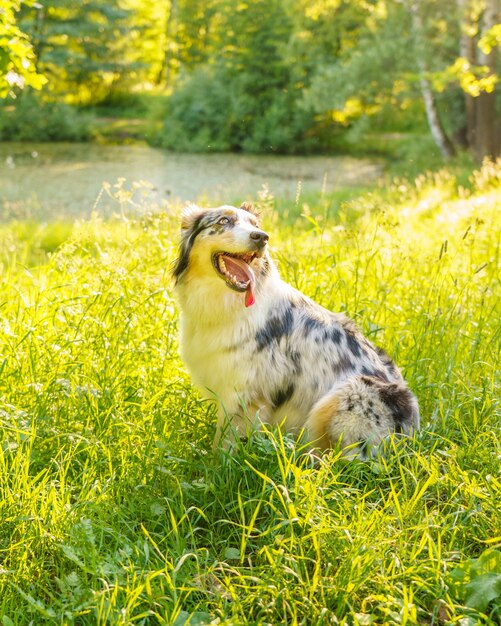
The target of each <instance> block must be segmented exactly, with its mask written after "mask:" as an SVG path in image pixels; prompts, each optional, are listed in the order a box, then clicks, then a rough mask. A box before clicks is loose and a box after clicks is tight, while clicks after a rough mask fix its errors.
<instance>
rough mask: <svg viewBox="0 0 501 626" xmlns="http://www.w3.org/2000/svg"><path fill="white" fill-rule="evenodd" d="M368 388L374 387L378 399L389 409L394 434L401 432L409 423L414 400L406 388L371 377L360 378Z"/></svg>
mask: <svg viewBox="0 0 501 626" xmlns="http://www.w3.org/2000/svg"><path fill="white" fill-rule="evenodd" d="M361 378H362V380H363V382H364V383H365V384H366V385H368V386H369V387H375V388H376V389H377V391H378V393H379V397H380V398H381V400H382V401H383V402H384V403H385V404H386V406H387V407H388V408H389V409H390V412H391V416H392V418H393V421H394V423H395V430H396V432H402V429H403V425H404V424H405V423H407V422H410V421H411V418H412V415H413V410H414V398H413V395H412V393H411V392H410V391H409V389H408V388H407V387H405V386H404V385H403V384H400V383H386V382H383V381H382V380H381V379H378V378H377V377H373V376H361Z"/></svg>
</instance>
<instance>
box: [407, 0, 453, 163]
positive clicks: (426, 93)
mask: <svg viewBox="0 0 501 626" xmlns="http://www.w3.org/2000/svg"><path fill="white" fill-rule="evenodd" d="M409 10H410V13H411V18H412V30H413V35H414V45H415V50H416V63H417V66H418V69H419V73H420V74H421V79H420V81H419V84H420V87H421V95H422V97H423V101H424V106H425V111H426V119H427V120H428V126H429V127H430V132H431V135H432V137H433V139H434V141H435V143H436V144H437V146H438V148H439V150H440V152H441V153H442V156H443V157H444V159H450V158H451V157H453V156H454V154H455V152H456V151H455V149H454V146H453V144H452V142H451V140H450V139H449V137H448V136H447V134H446V132H445V129H444V127H443V125H442V122H441V120H440V116H439V114H438V109H437V103H436V100H435V94H434V93H433V89H432V87H431V83H430V81H429V80H428V78H427V74H428V73H429V70H428V64H427V62H426V57H425V53H424V50H423V22H422V19H421V15H420V13H419V2H418V0H412V1H411V2H410V4H409Z"/></svg>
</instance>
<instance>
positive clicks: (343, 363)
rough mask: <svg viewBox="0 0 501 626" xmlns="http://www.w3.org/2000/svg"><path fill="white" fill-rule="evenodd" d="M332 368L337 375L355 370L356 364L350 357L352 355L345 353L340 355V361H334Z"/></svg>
mask: <svg viewBox="0 0 501 626" xmlns="http://www.w3.org/2000/svg"><path fill="white" fill-rule="evenodd" d="M332 369H333V371H334V372H335V374H336V375H339V373H340V372H351V371H353V370H354V369H355V364H354V363H353V361H352V360H351V359H350V355H349V354H346V353H344V354H340V355H339V361H338V362H336V363H334V365H333V367H332Z"/></svg>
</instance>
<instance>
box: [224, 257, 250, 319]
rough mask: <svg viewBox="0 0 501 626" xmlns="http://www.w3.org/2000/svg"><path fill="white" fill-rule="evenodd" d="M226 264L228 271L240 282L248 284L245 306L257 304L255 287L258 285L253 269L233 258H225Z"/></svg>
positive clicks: (240, 260)
mask: <svg viewBox="0 0 501 626" xmlns="http://www.w3.org/2000/svg"><path fill="white" fill-rule="evenodd" d="M224 264H225V265H226V269H227V271H228V272H230V273H231V274H233V276H235V277H236V279H237V280H238V282H240V283H248V284H247V289H246V290H245V306H246V307H249V306H252V305H253V304H254V302H255V300H254V285H255V283H256V278H255V276H254V272H253V271H252V268H251V267H250V265H249V264H248V263H246V262H245V261H243V260H242V259H237V258H235V257H233V256H225V257H224Z"/></svg>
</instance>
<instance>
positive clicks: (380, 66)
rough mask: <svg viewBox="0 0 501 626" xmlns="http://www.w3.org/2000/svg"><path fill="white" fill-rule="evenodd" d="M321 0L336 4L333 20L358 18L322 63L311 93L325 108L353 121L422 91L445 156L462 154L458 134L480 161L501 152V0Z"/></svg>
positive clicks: (312, 99)
mask: <svg viewBox="0 0 501 626" xmlns="http://www.w3.org/2000/svg"><path fill="white" fill-rule="evenodd" d="M315 5H316V6H319V5H320V6H324V7H325V6H327V5H329V6H330V7H331V8H330V15H329V17H328V19H334V20H339V19H340V16H342V15H344V16H346V15H347V14H349V15H351V16H352V18H353V24H354V27H353V28H352V30H351V37H350V41H349V42H348V43H347V44H346V43H342V44H341V46H340V47H339V50H338V52H337V54H336V55H335V56H332V57H331V58H330V59H328V60H324V61H321V62H320V63H319V64H318V65H317V67H316V68H315V69H314V75H313V78H312V81H311V87H310V89H308V90H307V93H306V96H305V97H306V99H307V100H308V101H309V102H311V103H312V104H313V106H314V107H315V110H316V111H317V113H322V114H324V115H328V114H330V115H331V116H332V118H333V119H336V120H339V121H342V122H345V123H349V122H351V121H353V120H356V119H357V118H360V117H361V116H372V115H377V114H378V112H379V111H381V110H382V109H383V108H384V105H385V104H386V103H390V104H391V105H392V106H393V107H394V108H395V107H397V108H398V107H403V106H406V104H407V103H408V102H409V101H412V100H415V99H416V96H417V95H418V93H420V96H421V98H422V101H423V109H424V111H425V112H426V117H427V121H428V125H429V128H430V132H431V134H432V136H433V138H434V140H435V142H436V144H437V146H438V147H439V148H440V150H441V152H442V154H443V155H444V156H445V157H449V156H451V155H452V153H453V152H454V146H453V141H452V138H453V137H454V138H455V139H456V141H457V140H458V139H459V138H461V137H462V139H463V143H464V144H466V145H467V147H468V148H470V149H471V150H472V152H473V153H474V154H475V156H476V157H477V158H478V159H479V160H481V159H482V158H483V157H485V156H489V157H493V156H495V155H496V154H499V150H500V145H499V141H497V142H496V140H495V137H496V136H497V133H498V130H497V124H498V122H497V120H498V119H499V115H497V109H496V106H499V103H496V91H497V90H498V89H499V72H498V55H497V50H498V45H499V41H500V36H499V32H500V25H499V20H500V15H499V0H474V1H473V0H472V1H471V2H470V0H442V2H440V3H437V2H435V1H434V0H381V1H379V2H370V3H369V2H365V1H362V0H355V2H351V3H348V2H343V1H342V0H338V1H337V2H334V1H333V0H323V1H321V0H317V2H316V3H315ZM324 14H325V12H324ZM409 44H410V45H409ZM459 53H461V55H459ZM463 54H464V55H465V56H463ZM418 88H419V91H418ZM465 94H466V95H465ZM463 129H465V130H463Z"/></svg>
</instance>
